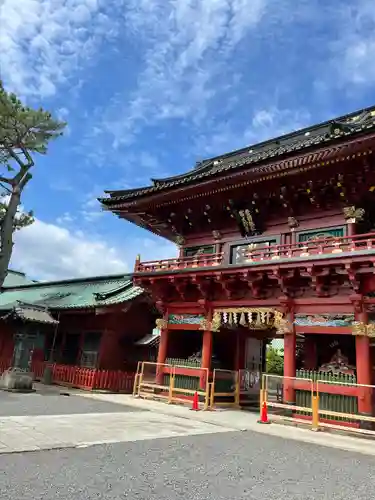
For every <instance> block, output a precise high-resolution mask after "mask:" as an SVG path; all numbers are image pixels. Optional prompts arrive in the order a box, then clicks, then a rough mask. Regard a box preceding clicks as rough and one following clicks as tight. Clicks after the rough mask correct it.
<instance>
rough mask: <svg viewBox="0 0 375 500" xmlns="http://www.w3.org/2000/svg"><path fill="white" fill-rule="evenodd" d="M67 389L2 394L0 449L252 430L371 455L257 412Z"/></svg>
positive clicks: (371, 450)
mask: <svg viewBox="0 0 375 500" xmlns="http://www.w3.org/2000/svg"><path fill="white" fill-rule="evenodd" d="M70 392H71V394H72V395H71V396H66V397H64V396H59V395H57V394H55V395H53V394H51V395H48V396H43V395H41V394H34V395H17V396H12V397H11V398H10V400H9V401H7V398H6V397H5V396H4V398H3V400H2V398H0V406H1V407H2V410H1V411H0V454H1V453H12V452H22V451H36V450H46V449H55V448H75V447H87V446H91V445H97V444H110V443H118V442H130V441H132V442H136V441H142V440H149V439H158V438H171V437H183V436H194V435H204V434H215V433H228V432H231V431H237V432H235V433H238V434H239V431H250V432H247V433H246V434H247V436H251V435H254V434H253V433H254V432H255V433H257V435H259V434H261V435H263V436H264V438H265V439H266V436H268V437H269V438H271V436H273V437H279V438H284V439H288V440H293V441H300V442H305V443H310V444H314V445H321V446H326V447H331V448H337V449H341V450H346V451H352V452H357V453H362V454H366V455H372V456H374V455H375V447H374V446H373V441H370V440H365V439H361V438H355V437H350V436H343V435H337V434H330V433H327V432H318V433H316V432H312V431H311V430H308V429H301V428H296V427H291V426H284V425H277V424H271V425H260V424H258V423H257V418H258V417H257V415H255V414H251V413H248V412H241V411H234V410H221V411H214V412H210V411H208V412H204V411H199V412H193V411H191V410H189V408H187V407H183V406H177V405H167V404H165V403H160V402H156V401H150V400H149V401H145V400H142V399H136V398H133V397H132V396H130V395H122V394H97V393H96V394H93V393H85V392H83V391H82V392H78V391H70ZM43 398H44V399H43ZM38 412H39V414H38ZM59 412H60V413H59ZM4 414H5V415H7V416H3V415H4Z"/></svg>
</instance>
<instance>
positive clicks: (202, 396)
mask: <svg viewBox="0 0 375 500" xmlns="http://www.w3.org/2000/svg"><path fill="white" fill-rule="evenodd" d="M195 393H197V394H198V398H199V402H200V404H203V407H204V409H208V407H209V402H210V383H209V371H208V369H207V368H195V367H191V366H175V365H169V364H161V363H152V362H146V361H145V362H142V363H141V365H140V367H139V373H138V374H137V375H136V381H135V382H134V388H133V395H134V396H139V397H143V398H153V399H161V400H166V401H167V402H168V403H174V402H181V403H188V402H189V403H191V397H192V396H194V394H195Z"/></svg>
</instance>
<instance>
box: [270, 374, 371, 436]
mask: <svg viewBox="0 0 375 500" xmlns="http://www.w3.org/2000/svg"><path fill="white" fill-rule="evenodd" d="M374 401H375V386H374V385H361V384H356V383H350V382H343V381H342V380H341V379H338V380H337V381H335V380H326V379H325V380H323V379H319V380H313V379H308V378H299V377H283V376H281V375H268V374H264V375H263V376H262V389H261V391H260V407H261V408H262V406H263V405H264V403H266V405H267V408H268V409H269V411H270V413H271V419H272V418H274V419H284V420H293V421H297V422H298V421H300V422H301V421H304V422H305V423H306V420H307V421H308V422H309V423H310V424H311V429H312V430H314V431H318V430H319V429H320V428H322V427H330V428H336V429H337V428H340V429H346V430H351V431H353V432H358V433H362V434H370V435H375V409H374V403H373V402H374ZM294 402H295V403H294Z"/></svg>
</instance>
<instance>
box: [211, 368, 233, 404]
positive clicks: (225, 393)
mask: <svg viewBox="0 0 375 500" xmlns="http://www.w3.org/2000/svg"><path fill="white" fill-rule="evenodd" d="M210 392H211V395H210V408H211V409H213V408H214V406H215V405H216V406H232V407H234V408H239V406H240V381H239V372H238V371H233V370H222V369H215V370H214V372H213V378H212V384H211V391H210Z"/></svg>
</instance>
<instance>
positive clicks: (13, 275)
mask: <svg viewBox="0 0 375 500" xmlns="http://www.w3.org/2000/svg"><path fill="white" fill-rule="evenodd" d="M30 283H35V282H34V281H32V280H29V279H28V278H27V277H26V275H25V273H22V272H20V271H14V270H13V269H9V270H8V274H7V276H6V278H5V280H4V285H3V286H4V287H7V286H20V285H27V284H30Z"/></svg>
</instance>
